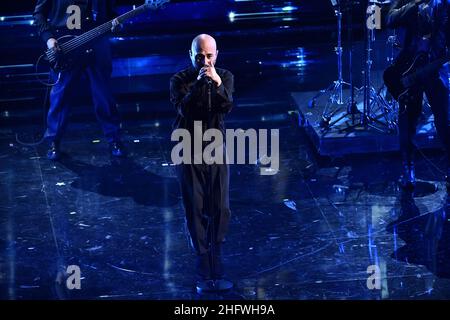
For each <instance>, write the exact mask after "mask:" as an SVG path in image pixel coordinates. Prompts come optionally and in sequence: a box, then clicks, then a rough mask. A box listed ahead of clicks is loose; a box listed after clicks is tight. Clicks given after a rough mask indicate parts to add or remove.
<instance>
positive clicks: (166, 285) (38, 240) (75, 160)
mask: <svg viewBox="0 0 450 320" xmlns="http://www.w3.org/2000/svg"><path fill="white" fill-rule="evenodd" d="M329 47H330V46H328V45H323V46H316V47H310V48H309V47H308V48H305V49H304V50H305V52H309V58H310V63H309V64H302V63H297V64H294V63H293V64H286V62H282V60H283V59H286V57H288V53H289V52H291V51H292V49H291V48H289V49H287V48H272V49H271V50H269V51H264V50H250V49H248V51H243V52H234V53H230V54H229V56H228V57H227V58H226V61H228V66H229V65H230V63H229V61H231V60H232V59H233V58H235V59H238V58H239V57H242V56H253V60H254V61H263V64H262V67H258V68H255V64H252V63H248V64H245V63H244V64H242V68H236V70H233V71H234V73H235V75H236V78H237V79H238V82H237V88H236V89H237V93H236V107H235V109H234V110H233V112H232V114H230V117H229V119H228V122H227V123H228V127H229V128H243V129H247V128H267V129H271V128H276V129H279V137H280V170H279V173H278V174H276V175H272V176H268V175H266V176H264V175H260V168H259V167H258V165H233V166H231V189H230V201H231V209H232V219H231V224H230V228H229V233H228V235H227V238H226V243H225V246H224V254H225V263H226V266H227V268H226V274H227V277H228V278H229V279H231V280H232V281H233V282H234V283H235V289H234V290H233V291H232V292H228V293H226V294H224V295H202V296H200V295H198V294H196V293H195V289H194V279H195V278H194V273H195V270H194V261H195V260H194V258H195V256H194V254H193V252H192V251H191V249H190V247H189V244H188V241H187V237H186V234H185V229H184V215H183V210H182V204H181V195H180V191H179V187H178V183H177V181H176V179H175V173H174V167H173V166H171V165H170V163H171V161H170V152H171V148H170V143H169V140H170V133H171V124H172V120H173V118H174V115H175V114H174V112H173V110H172V109H169V108H171V107H170V106H169V103H168V101H167V99H166V98H165V97H162V98H161V97H160V98H155V99H154V100H147V101H145V102H140V101H137V100H133V99H132V98H130V101H129V103H128V104H123V105H122V106H121V107H122V109H121V111H122V112H123V113H124V114H126V121H124V142H125V144H126V147H127V149H128V151H129V153H130V154H129V157H128V158H127V159H125V160H122V161H117V160H114V161H113V160H111V159H110V158H109V156H108V149H107V144H106V142H105V141H104V139H103V137H102V135H101V132H100V129H99V126H98V124H97V123H96V122H95V121H93V119H92V115H91V113H90V111H91V109H90V108H89V107H86V108H84V109H81V108H80V110H83V111H78V114H77V112H75V114H74V119H73V122H72V124H71V126H70V127H69V130H68V132H67V134H66V136H65V138H64V140H63V146H62V149H63V151H64V154H65V155H64V157H63V158H62V160H61V161H59V162H55V163H53V162H49V161H48V160H46V158H45V153H46V146H45V145H44V144H41V145H38V146H35V147H30V146H24V145H21V144H19V143H18V142H17V141H16V134H17V135H18V138H19V140H23V141H31V140H33V139H35V138H36V136H37V135H38V133H39V132H41V129H42V128H41V127H40V126H39V125H37V124H27V122H26V121H23V122H22V123H21V124H20V125H18V124H15V125H11V126H3V127H1V128H0V192H1V195H2V197H1V199H0V210H1V215H0V241H1V242H0V243H1V244H2V246H1V247H0V250H1V252H2V254H1V256H0V259H1V260H0V272H1V273H0V297H1V298H3V299H194V300H195V299H246V300H257V299H261V300H263V299H296V300H297V299H449V298H450V272H449V270H450V268H449V267H450V261H449V259H450V255H449V253H450V252H449V248H450V229H449V227H450V221H449V219H450V212H449V205H448V199H447V196H446V190H445V185H444V182H443V174H442V172H441V171H442V170H444V158H443V155H442V153H440V152H439V151H434V152H427V153H426V154H422V153H419V154H418V156H417V176H418V178H419V179H420V181H419V183H418V186H417V189H416V192H415V193H414V194H404V193H403V194H402V193H401V192H400V191H399V190H398V188H397V184H396V181H397V178H398V176H399V174H400V158H399V156H398V154H396V153H392V154H370V155H359V156H356V155H354V156H347V157H345V158H331V159H330V158H321V157H318V156H317V153H316V152H315V151H314V150H313V147H312V144H311V142H310V141H309V140H308V138H307V136H306V134H305V132H304V131H303V129H302V128H300V127H299V126H298V123H297V118H296V116H295V112H292V111H295V109H294V107H293V104H292V101H290V92H291V91H293V90H315V89H319V88H322V87H323V86H324V85H327V84H328V83H329V82H330V81H331V80H332V79H334V78H335V76H334V75H335V73H334V72H332V71H330V72H328V73H325V72H323V70H324V68H325V66H328V67H329V68H328V67H327V68H328V70H334V68H335V63H334V62H335V60H334V59H335V55H334V53H333V52H332V50H329ZM269 56H271V57H272V58H270V59H269V58H268V57H269ZM297 56H300V57H301V55H295V59H294V60H296V61H297V62H298V59H301V58H298V57H297ZM277 57H279V58H277ZM291 60H292V59H291ZM175 61H176V59H175V58H173V60H172V62H173V63H174V64H175ZM271 61H272V62H273V63H272V64H271V63H270V62H271ZM259 68H261V69H259ZM320 70H322V73H320ZM259 72H262V74H260V73H259ZM161 77H162V80H161V79H160V81H161V86H163V85H164V86H165V85H166V84H167V82H164V81H166V80H167V79H166V78H164V77H166V75H164V76H161ZM302 79H303V80H302ZM136 105H138V106H140V108H139V107H138V108H137V107H136ZM127 106H129V107H127ZM143 106H145V108H144V107H143ZM152 106H153V107H155V109H152V108H151V107H152ZM127 108H128V109H127ZM143 110H144V111H145V112H144V111H143ZM26 112H32V106H30V108H29V111H23V114H22V116H23V117H25V115H26V114H27V113H26ZM158 112H159V113H158ZM85 114H89V115H88V116H86V115H85ZM69 265H78V266H79V267H80V270H81V276H82V278H81V289H80V290H76V289H75V290H68V289H67V287H66V285H65V277H64V272H65V271H66V268H67V266H69ZM377 275H379V277H378V278H377V277H376V276H377ZM378 280H379V281H378Z"/></svg>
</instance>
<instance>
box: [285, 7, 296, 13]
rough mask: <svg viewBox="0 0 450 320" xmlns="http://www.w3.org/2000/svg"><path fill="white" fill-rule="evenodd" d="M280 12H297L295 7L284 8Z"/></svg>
mask: <svg viewBox="0 0 450 320" xmlns="http://www.w3.org/2000/svg"><path fill="white" fill-rule="evenodd" d="M281 10H282V11H285V12H292V11H295V10H297V7H294V6H286V7H283V8H282V9H281Z"/></svg>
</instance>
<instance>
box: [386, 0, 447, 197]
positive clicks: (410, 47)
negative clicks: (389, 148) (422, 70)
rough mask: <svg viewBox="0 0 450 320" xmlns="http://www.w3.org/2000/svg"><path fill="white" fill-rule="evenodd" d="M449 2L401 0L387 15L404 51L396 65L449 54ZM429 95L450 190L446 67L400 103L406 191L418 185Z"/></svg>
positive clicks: (401, 144)
mask: <svg viewBox="0 0 450 320" xmlns="http://www.w3.org/2000/svg"><path fill="white" fill-rule="evenodd" d="M449 9H450V5H449V4H448V0H414V1H411V0H397V1H396V2H395V3H394V4H393V5H392V7H391V9H390V11H389V13H388V16H387V21H386V22H387V25H388V27H391V28H398V29H399V36H400V39H399V40H400V41H401V46H402V50H401V52H400V53H399V55H398V57H397V58H396V61H395V63H398V64H402V63H412V61H413V58H414V57H415V56H416V55H417V54H418V53H420V52H423V53H425V54H426V55H427V56H428V59H429V61H433V60H436V59H437V58H440V57H443V56H445V55H446V53H447V50H448V45H449V43H450V42H449V40H450V25H449ZM424 92H425V94H426V95H427V98H428V101H429V103H430V106H431V109H432V111H433V114H434V123H435V127H436V130H437V133H438V136H439V138H440V140H441V141H442V143H443V145H444V147H445V149H446V153H447V168H446V178H445V179H446V183H447V192H449V191H450V157H449V152H450V127H449V123H448V120H449V119H448V93H449V92H448V71H447V68H446V67H442V68H441V69H440V70H438V71H436V72H434V73H433V74H431V75H430V76H429V77H427V79H426V81H424V85H423V87H422V88H420V89H416V90H415V91H413V92H412V93H411V99H409V100H408V101H404V100H402V99H400V101H399V105H400V107H399V119H398V122H399V131H400V149H401V153H402V157H403V174H402V176H401V178H400V185H401V186H402V187H403V188H405V189H412V188H414V186H415V172H414V158H413V143H412V138H413V136H414V135H415V133H416V126H417V121H418V119H419V116H420V114H421V111H422V104H423V93H424Z"/></svg>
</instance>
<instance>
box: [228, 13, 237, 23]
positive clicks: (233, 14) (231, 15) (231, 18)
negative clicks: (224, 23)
mask: <svg viewBox="0 0 450 320" xmlns="http://www.w3.org/2000/svg"><path fill="white" fill-rule="evenodd" d="M235 17H236V14H235V13H234V12H230V13H229V14H228V19H230V22H234V18H235Z"/></svg>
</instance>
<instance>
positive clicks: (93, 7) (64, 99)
mask: <svg viewBox="0 0 450 320" xmlns="http://www.w3.org/2000/svg"><path fill="white" fill-rule="evenodd" d="M113 2H114V1H107V0H77V1H74V0H38V1H37V4H36V7H35V9H34V13H33V16H34V24H35V25H36V26H37V28H38V34H39V36H40V37H41V39H42V40H43V41H44V42H45V43H46V44H47V47H48V48H49V49H52V50H54V51H55V53H60V52H61V51H60V49H59V45H58V41H57V40H56V38H58V37H61V36H63V35H66V34H74V32H76V34H81V33H83V32H86V31H89V30H90V29H92V28H94V27H96V26H98V25H101V24H103V23H105V22H107V21H109V20H111V19H113V18H114V17H115V16H116V15H115V14H114V11H113ZM71 5H77V6H79V8H80V9H81V29H80V30H69V28H68V25H67V19H68V18H69V16H70V14H69V13H67V11H68V7H69V6H71ZM117 26H119V23H118V21H117V20H116V19H115V20H114V21H113V29H116V27H117ZM113 31H114V30H113ZM89 49H92V51H91V53H90V54H88V55H80V56H79V59H78V58H77V60H76V61H75V63H74V64H73V65H71V66H70V68H69V69H67V70H64V71H62V72H61V73H60V75H59V76H58V75H57V74H55V72H53V71H52V73H53V76H54V77H55V79H56V78H58V77H59V80H58V82H57V84H56V85H55V86H53V88H52V90H51V93H50V108H49V111H48V115H47V129H46V132H45V137H46V139H47V140H48V142H49V144H50V149H49V150H48V153H47V158H48V159H50V160H57V159H58V158H60V155H61V152H60V142H61V137H62V135H63V132H64V129H65V127H66V125H67V121H68V117H69V112H70V106H71V100H72V99H73V98H74V96H75V95H76V94H77V93H76V85H77V83H78V82H79V80H80V78H81V76H82V75H83V74H85V75H86V77H87V78H88V79H89V84H90V88H91V93H92V98H93V102H94V109H95V114H96V117H97V119H98V121H99V122H100V124H101V127H102V129H103V132H104V134H105V137H106V139H107V141H108V143H109V147H110V152H111V155H112V156H115V157H122V156H124V155H125V152H124V150H123V147H122V144H121V141H120V134H119V128H120V117H119V113H118V110H117V107H116V102H115V100H114V97H113V95H112V91H111V85H110V80H111V72H112V59H111V49H110V45H109V39H108V37H107V36H106V37H105V36H104V37H100V38H98V39H96V40H94V42H93V43H92V44H91V45H90V47H89ZM84 52H85V50H84Z"/></svg>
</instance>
